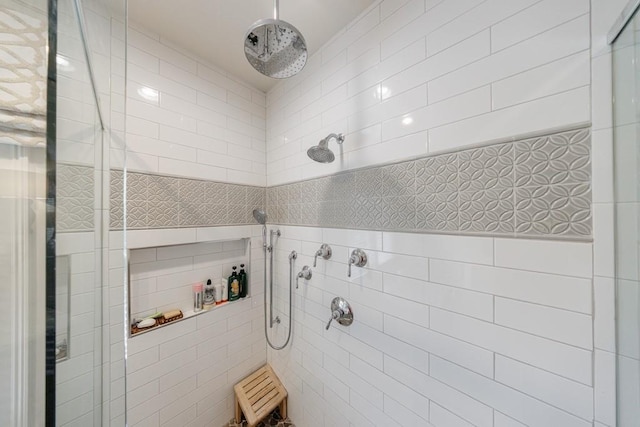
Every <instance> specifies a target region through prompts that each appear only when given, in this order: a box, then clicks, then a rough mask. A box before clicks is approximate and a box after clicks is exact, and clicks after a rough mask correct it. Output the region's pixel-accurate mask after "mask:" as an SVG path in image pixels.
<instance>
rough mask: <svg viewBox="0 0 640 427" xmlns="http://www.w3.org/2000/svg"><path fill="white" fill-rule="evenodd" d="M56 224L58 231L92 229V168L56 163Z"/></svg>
mask: <svg viewBox="0 0 640 427" xmlns="http://www.w3.org/2000/svg"><path fill="white" fill-rule="evenodd" d="M56 175H57V178H56V179H57V186H56V190H57V201H56V226H57V231H59V232H73V231H93V230H94V222H95V220H94V217H95V215H94V205H95V198H94V193H95V188H94V187H95V179H94V169H93V168H92V167H88V166H74V165H67V164H63V163H61V164H58V167H57V169H56Z"/></svg>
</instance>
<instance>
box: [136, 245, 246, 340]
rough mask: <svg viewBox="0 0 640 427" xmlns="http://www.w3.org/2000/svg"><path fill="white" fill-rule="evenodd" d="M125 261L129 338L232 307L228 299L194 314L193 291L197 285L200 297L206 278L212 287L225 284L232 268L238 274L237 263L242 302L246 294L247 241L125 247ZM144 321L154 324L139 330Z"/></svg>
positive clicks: (195, 311)
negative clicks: (243, 286)
mask: <svg viewBox="0 0 640 427" xmlns="http://www.w3.org/2000/svg"><path fill="white" fill-rule="evenodd" d="M128 259H129V325H130V326H131V335H132V336H135V335H138V334H141V333H144V332H147V331H152V330H155V329H158V328H159V327H163V326H167V325H169V324H171V323H174V322H175V321H179V320H183V319H187V318H190V317H193V316H196V315H200V314H204V313H207V312H210V311H213V310H219V309H222V308H224V307H225V306H227V305H229V304H233V303H234V301H231V300H229V301H227V302H219V303H218V304H216V303H213V304H206V305H205V306H204V308H203V309H202V310H194V289H193V287H194V285H196V286H198V284H200V283H201V284H202V285H203V293H204V292H205V291H206V289H207V286H206V284H207V281H208V280H211V284H212V286H216V285H219V284H220V285H221V284H222V282H224V283H226V281H227V278H228V277H229V276H230V275H231V273H232V269H233V267H234V266H235V267H237V269H236V272H239V271H240V268H241V267H240V266H241V264H242V265H244V269H245V271H246V273H247V293H246V296H245V298H249V295H250V292H249V291H250V289H251V285H250V277H251V273H250V265H251V240H250V238H249V237H241V238H237V239H230V240H221V241H206V242H198V243H189V244H178V245H167V246H151V247H139V248H131V249H129V257H128ZM238 300H240V299H238ZM178 311H179V314H178ZM172 313H175V314H172ZM145 319H155V320H156V321H155V322H152V321H147V324H151V325H150V326H148V327H145V326H144V325H145V324H140V322H141V321H143V320H145ZM137 325H141V326H140V327H138V326H137Z"/></svg>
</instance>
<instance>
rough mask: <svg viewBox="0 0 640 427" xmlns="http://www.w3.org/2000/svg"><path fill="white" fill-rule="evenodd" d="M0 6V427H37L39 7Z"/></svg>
mask: <svg viewBox="0 0 640 427" xmlns="http://www.w3.org/2000/svg"><path fill="white" fill-rule="evenodd" d="M0 4H1V5H2V7H1V8H0V340H1V342H0V382H1V383H2V385H3V386H2V387H1V388H0V425H3V426H5V425H6V426H19V425H44V420H45V392H44V390H45V296H46V294H45V280H46V276H45V258H46V256H45V239H46V234H45V214H46V171H47V168H46V137H45V130H46V75H47V74H46V73H47V69H46V63H47V60H46V55H47V36H48V34H47V30H48V25H47V3H46V1H45V0H41V1H39V0H30V1H18V0H0Z"/></svg>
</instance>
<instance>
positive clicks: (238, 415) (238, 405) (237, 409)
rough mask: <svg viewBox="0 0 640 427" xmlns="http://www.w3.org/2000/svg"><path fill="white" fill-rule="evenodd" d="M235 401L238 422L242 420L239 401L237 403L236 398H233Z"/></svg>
mask: <svg viewBox="0 0 640 427" xmlns="http://www.w3.org/2000/svg"><path fill="white" fill-rule="evenodd" d="M235 401H236V423H238V424H239V423H240V422H242V409H241V408H240V403H238V398H236V399H235Z"/></svg>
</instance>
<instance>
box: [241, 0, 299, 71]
mask: <svg viewBox="0 0 640 427" xmlns="http://www.w3.org/2000/svg"><path fill="white" fill-rule="evenodd" d="M278 9H279V3H278V0H274V2H273V19H261V20H259V21H256V22H254V24H253V25H252V26H251V27H250V28H249V30H248V31H247V34H245V37H244V54H245V56H246V57H247V60H248V61H249V63H250V64H251V66H252V67H253V68H255V69H256V70H257V71H259V72H260V73H262V74H264V75H265V76H267V77H271V78H274V79H286V78H287V77H291V76H294V75H296V74H298V73H299V72H300V71H301V70H302V69H303V68H304V66H305V64H306V63H307V43H306V42H305V40H304V37H303V36H302V34H301V33H300V31H298V29H297V28H296V27H294V26H293V25H291V24H289V23H288V22H285V21H281V20H280V19H279V17H278V16H279V10H278Z"/></svg>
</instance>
